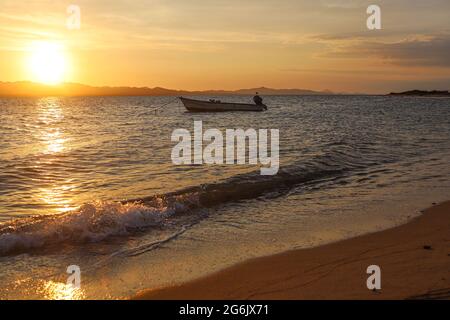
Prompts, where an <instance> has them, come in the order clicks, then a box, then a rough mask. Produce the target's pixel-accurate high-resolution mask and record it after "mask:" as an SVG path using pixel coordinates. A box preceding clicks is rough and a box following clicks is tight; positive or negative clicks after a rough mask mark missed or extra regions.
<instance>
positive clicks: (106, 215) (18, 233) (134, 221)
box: [0, 201, 176, 255]
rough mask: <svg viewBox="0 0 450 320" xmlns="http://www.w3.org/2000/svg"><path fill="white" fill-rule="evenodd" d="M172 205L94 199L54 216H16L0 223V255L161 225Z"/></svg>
mask: <svg viewBox="0 0 450 320" xmlns="http://www.w3.org/2000/svg"><path fill="white" fill-rule="evenodd" d="M175 211H176V210H175V209H174V208H168V207H164V206H157V207H148V206H146V205H143V204H140V203H126V204H121V203H117V202H101V201H97V202H93V203H89V204H85V205H83V206H81V207H80V208H79V209H78V210H75V211H71V212H68V213H65V214H58V215H54V216H45V217H42V216H41V217H32V218H25V219H17V220H13V221H10V222H6V223H3V224H0V255H5V254H10V253H13V252H16V251H27V249H32V248H40V247H43V246H47V245H52V244H56V243H58V242H63V241H64V242H70V243H80V242H97V241H101V240H103V239H105V238H107V237H110V236H116V235H126V234H129V233H130V232H131V231H132V230H136V229H139V228H146V227H151V226H157V225H161V224H162V223H163V222H164V220H165V219H166V218H167V217H169V216H171V215H172V214H173V213H175Z"/></svg>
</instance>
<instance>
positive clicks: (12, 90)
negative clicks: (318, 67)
mask: <svg viewBox="0 0 450 320" xmlns="http://www.w3.org/2000/svg"><path fill="white" fill-rule="evenodd" d="M255 92H259V93H260V94H262V95H331V94H334V93H333V92H331V91H329V90H325V91H312V90H303V89H272V88H265V87H261V88H251V89H240V90H235V91H227V90H205V91H185V90H172V89H165V88H160V87H156V88H147V87H93V86H88V85H84V84H79V83H64V84H60V85H54V86H53V85H45V84H40V83H35V82H29V81H21V82H0V97H46V96H75V97H77V96H192V95H205V96H206V95H208V96H215V95H253V94H255Z"/></svg>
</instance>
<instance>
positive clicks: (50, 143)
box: [37, 98, 67, 154]
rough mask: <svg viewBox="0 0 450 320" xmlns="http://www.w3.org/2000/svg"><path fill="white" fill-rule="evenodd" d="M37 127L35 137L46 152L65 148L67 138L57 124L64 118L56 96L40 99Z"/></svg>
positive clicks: (57, 151) (60, 150)
mask: <svg viewBox="0 0 450 320" xmlns="http://www.w3.org/2000/svg"><path fill="white" fill-rule="evenodd" d="M38 113H39V117H38V121H39V122H38V123H39V129H40V130H37V138H38V139H39V140H40V141H41V142H42V144H43V146H44V150H43V152H44V153H46V154H53V153H60V152H62V151H64V150H65V143H66V142H67V139H66V138H65V137H64V135H63V132H62V129H61V128H60V127H59V124H60V123H61V121H62V120H63V118H64V113H63V110H62V108H61V106H60V104H59V103H58V100H57V99H56V98H47V99H42V100H41V101H40V103H39V110H38Z"/></svg>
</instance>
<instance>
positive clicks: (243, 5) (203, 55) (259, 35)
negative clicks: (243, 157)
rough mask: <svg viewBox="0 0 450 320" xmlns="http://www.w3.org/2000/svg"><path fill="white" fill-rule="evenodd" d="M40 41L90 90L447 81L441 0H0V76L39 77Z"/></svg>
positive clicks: (448, 24) (398, 86)
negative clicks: (35, 62) (74, 13)
mask: <svg viewBox="0 0 450 320" xmlns="http://www.w3.org/2000/svg"><path fill="white" fill-rule="evenodd" d="M70 4H74V5H77V6H79V8H80V12H81V20H80V21H81V28H80V29H75V30H69V29H68V28H67V23H66V22H67V19H68V17H69V14H68V13H67V7H68V6H69V5H70ZM371 4H376V5H379V6H380V8H381V23H382V25H381V26H382V28H381V30H369V29H368V28H367V26H366V20H367V18H368V16H369V15H368V14H367V13H366V9H367V7H368V6H369V5H371ZM36 41H47V42H50V43H58V45H61V47H62V48H63V51H64V59H65V64H66V68H65V72H64V79H63V80H64V81H66V82H78V83H83V84H89V85H96V86H148V87H156V86H158V87H165V88H171V89H186V90H207V89H227V90H231V89H239V88H252V87H260V86H266V87H271V88H301V89H311V90H325V89H328V90H332V91H334V92H352V93H356V92H365V93H386V92H391V91H401V90H409V89H427V90H430V89H440V90H449V89H450V58H449V57H450V54H449V52H450V1H448V0H427V1H422V0H420V1H419V0H371V1H362V0H361V1H359V0H355V1H350V0H347V1H346V0H314V1H312V0H311V1H309V0H246V1H242V0H239V1H237V0H134V1H125V0H116V1H113V0H109V1H106V0H70V1H48V0H29V1H17V0H0V81H21V80H31V81H33V80H36V79H34V78H33V73H32V72H31V71H30V66H29V64H27V63H26V61H28V60H29V57H30V55H32V50H33V49H32V43H34V42H36Z"/></svg>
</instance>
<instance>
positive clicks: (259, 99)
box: [253, 92, 263, 106]
mask: <svg viewBox="0 0 450 320" xmlns="http://www.w3.org/2000/svg"><path fill="white" fill-rule="evenodd" d="M253 101H254V102H255V104H256V105H257V106H261V105H262V104H263V99H262V98H261V97H260V96H259V93H258V92H256V95H255V96H254V97H253Z"/></svg>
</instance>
